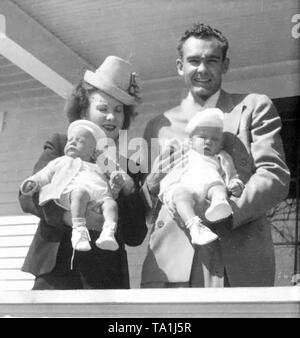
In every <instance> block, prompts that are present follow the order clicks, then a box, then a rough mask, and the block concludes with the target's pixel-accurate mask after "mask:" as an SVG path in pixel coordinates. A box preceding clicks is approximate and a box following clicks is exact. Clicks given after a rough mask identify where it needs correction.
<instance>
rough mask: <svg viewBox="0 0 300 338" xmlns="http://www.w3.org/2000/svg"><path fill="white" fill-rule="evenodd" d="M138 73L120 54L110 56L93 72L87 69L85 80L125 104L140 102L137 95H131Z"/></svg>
mask: <svg viewBox="0 0 300 338" xmlns="http://www.w3.org/2000/svg"><path fill="white" fill-rule="evenodd" d="M135 76H136V73H134V72H133V70H132V67H131V64H130V63H129V62H128V61H125V60H124V59H122V58H120V57H118V56H108V57H107V58H106V59H105V60H104V62H103V63H102V64H101V65H100V67H99V68H98V69H97V70H96V71H95V72H92V71H90V70H87V71H86V72H85V74H84V78H83V79H84V81H85V82H87V83H89V84H91V85H92V86H94V87H96V88H98V89H100V90H101V91H103V92H104V93H106V94H108V95H110V96H112V97H114V98H115V99H117V100H118V101H120V102H122V103H123V104H125V105H128V106H131V105H135V104H137V103H138V100H137V98H136V97H135V96H132V95H130V94H129V93H130V92H131V91H132V89H134V88H132V87H134V86H136V87H137V85H136V82H135V80H136V79H135Z"/></svg>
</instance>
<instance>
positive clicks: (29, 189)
mask: <svg viewBox="0 0 300 338" xmlns="http://www.w3.org/2000/svg"><path fill="white" fill-rule="evenodd" d="M38 190H39V185H38V183H37V182H35V181H32V180H28V181H25V182H24V183H23V184H22V187H21V193H22V194H23V195H30V196H32V195H33V194H34V193H35V192H36V191H38Z"/></svg>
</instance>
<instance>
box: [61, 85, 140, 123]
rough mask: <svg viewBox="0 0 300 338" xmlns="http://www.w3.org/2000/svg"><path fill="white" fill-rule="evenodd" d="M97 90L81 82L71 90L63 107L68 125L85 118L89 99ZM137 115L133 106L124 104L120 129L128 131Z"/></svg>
mask: <svg viewBox="0 0 300 338" xmlns="http://www.w3.org/2000/svg"><path fill="white" fill-rule="evenodd" d="M97 90H98V89H97V88H95V87H94V86H92V85H90V84H89V83H87V82H85V81H83V80H81V81H80V82H79V83H78V85H77V86H76V87H75V88H74V89H73V90H72V92H71V94H70V95H69V97H68V98H67V100H66V104H65V107H64V112H65V114H66V115H67V118H68V120H69V122H70V123H71V122H73V121H76V120H80V119H83V118H85V117H86V116H87V111H88V109H89V106H90V102H89V97H90V95H91V94H92V93H93V92H95V91H97ZM137 114H138V113H137V112H136V111H135V107H134V106H127V105H125V104H124V123H123V126H122V128H121V129H128V128H129V126H130V123H131V121H132V120H133V119H134V118H135V117H136V115H137Z"/></svg>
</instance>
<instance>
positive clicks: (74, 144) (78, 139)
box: [65, 127, 96, 162]
mask: <svg viewBox="0 0 300 338" xmlns="http://www.w3.org/2000/svg"><path fill="white" fill-rule="evenodd" d="M95 148H96V140H95V139H94V136H93V135H92V134H91V133H90V132H89V131H88V130H86V129H85V128H82V127H77V128H74V129H73V130H72V131H71V132H70V133H69V135H68V141H67V144H66V146H65V154H66V155H67V156H70V157H73V158H77V157H80V158H81V159H82V160H83V161H87V162H89V161H90V160H91V157H92V156H93V154H94V151H95Z"/></svg>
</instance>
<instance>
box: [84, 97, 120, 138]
mask: <svg viewBox="0 0 300 338" xmlns="http://www.w3.org/2000/svg"><path fill="white" fill-rule="evenodd" d="M89 102H90V106H89V109H88V111H87V115H86V118H87V119H88V120H90V121H92V122H94V123H95V124H97V125H98V126H99V127H100V128H101V129H102V130H104V132H105V134H106V136H107V137H110V138H112V139H113V140H117V139H118V137H119V130H120V129H121V128H122V127H123V124H124V118H125V116H124V105H123V104H122V103H121V102H120V101H118V100H116V99H115V98H113V97H111V96H109V95H107V94H105V93H103V92H100V91H96V92H93V93H92V94H91V95H90V97H89Z"/></svg>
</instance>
